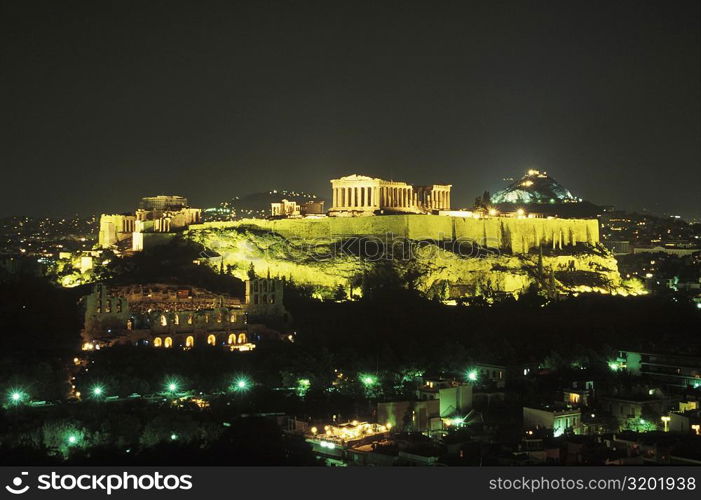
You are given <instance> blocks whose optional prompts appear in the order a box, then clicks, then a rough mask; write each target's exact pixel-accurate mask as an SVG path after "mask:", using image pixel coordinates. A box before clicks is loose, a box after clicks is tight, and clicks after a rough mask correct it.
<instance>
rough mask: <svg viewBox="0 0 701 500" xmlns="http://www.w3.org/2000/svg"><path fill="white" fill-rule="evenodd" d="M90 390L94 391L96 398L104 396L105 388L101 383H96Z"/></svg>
mask: <svg viewBox="0 0 701 500" xmlns="http://www.w3.org/2000/svg"><path fill="white" fill-rule="evenodd" d="M90 392H91V393H92V395H93V396H95V397H96V398H99V397H100V396H102V395H103V394H104V393H105V388H104V387H102V386H101V385H99V384H98V385H94V386H93V387H92V389H91V390H90Z"/></svg>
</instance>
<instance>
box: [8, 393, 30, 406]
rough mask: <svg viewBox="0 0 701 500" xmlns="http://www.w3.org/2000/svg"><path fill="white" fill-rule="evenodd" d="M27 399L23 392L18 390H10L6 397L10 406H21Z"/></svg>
mask: <svg viewBox="0 0 701 500" xmlns="http://www.w3.org/2000/svg"><path fill="white" fill-rule="evenodd" d="M27 398H28V395H27V393H26V392H24V391H23V390H20V389H12V390H10V392H9V394H8V397H7V399H8V401H9V402H10V404H13V405H18V404H21V403H22V402H23V401H25V400H26V399H27Z"/></svg>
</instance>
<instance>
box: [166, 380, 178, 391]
mask: <svg viewBox="0 0 701 500" xmlns="http://www.w3.org/2000/svg"><path fill="white" fill-rule="evenodd" d="M178 387H179V385H178V381H177V380H175V379H169V380H166V392H169V393H171V394H175V393H176V392H178Z"/></svg>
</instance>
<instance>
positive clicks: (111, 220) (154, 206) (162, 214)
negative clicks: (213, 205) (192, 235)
mask: <svg viewBox="0 0 701 500" xmlns="http://www.w3.org/2000/svg"><path fill="white" fill-rule="evenodd" d="M200 222H202V210H201V209H199V208H191V207H188V206H187V198H184V197H182V196H150V197H146V198H142V200H141V202H140V203H139V208H138V209H137V210H136V211H135V212H134V213H133V214H102V215H101V216H100V233H99V237H98V245H99V246H100V248H113V247H118V248H119V247H122V248H121V249H122V250H131V251H135V252H138V251H142V250H144V248H145V247H146V246H147V245H148V244H149V243H153V244H160V243H163V242H166V241H168V240H169V239H170V236H172V234H173V233H174V232H176V231H180V230H183V229H185V228H187V227H188V226H189V225H191V224H198V223H200Z"/></svg>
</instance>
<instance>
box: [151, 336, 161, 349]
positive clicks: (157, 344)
mask: <svg viewBox="0 0 701 500" xmlns="http://www.w3.org/2000/svg"><path fill="white" fill-rule="evenodd" d="M162 345H163V339H161V337H156V338H155V339H153V347H161V346H162Z"/></svg>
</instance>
